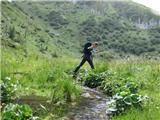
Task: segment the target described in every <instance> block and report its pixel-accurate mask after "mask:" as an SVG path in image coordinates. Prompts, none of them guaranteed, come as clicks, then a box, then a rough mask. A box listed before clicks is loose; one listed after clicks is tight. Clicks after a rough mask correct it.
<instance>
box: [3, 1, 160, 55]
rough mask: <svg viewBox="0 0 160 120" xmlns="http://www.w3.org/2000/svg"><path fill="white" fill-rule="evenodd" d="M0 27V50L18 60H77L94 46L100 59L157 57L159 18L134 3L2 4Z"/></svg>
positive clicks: (159, 35) (159, 46) (159, 38)
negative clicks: (17, 53) (27, 57)
mask: <svg viewBox="0 0 160 120" xmlns="http://www.w3.org/2000/svg"><path fill="white" fill-rule="evenodd" d="M1 22H2V31H3V36H2V44H3V45H4V46H9V47H8V48H9V49H13V50H16V49H17V50H18V51H20V50H21V51H22V52H21V53H22V54H30V53H35V54H43V55H47V56H53V57H57V56H61V55H63V54H68V55H74V56H76V54H80V52H81V46H82V45H83V44H84V43H85V42H86V41H95V40H96V41H98V42H99V43H100V48H99V49H100V51H101V52H100V53H99V56H101V57H106V56H110V57H115V56H121V57H124V56H126V55H137V56H146V57H149V56H156V57H157V56H158V55H160V54H159V53H160V27H159V26H160V16H157V15H155V14H153V13H152V12H151V11H150V9H149V8H146V7H144V6H141V5H138V4H136V3H133V2H123V1H120V2H111V1H108V2H96V1H88V2H84V1H78V2H49V1H48V2H25V1H23V2H18V1H17V2H12V3H8V2H2V20H1ZM6 34H8V35H6ZM12 34H14V35H12ZM8 48H7V49H8Z"/></svg>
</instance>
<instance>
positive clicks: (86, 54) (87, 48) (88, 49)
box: [73, 42, 98, 77]
mask: <svg viewBox="0 0 160 120" xmlns="http://www.w3.org/2000/svg"><path fill="white" fill-rule="evenodd" d="M97 46H98V42H93V43H90V42H88V43H86V44H85V45H84V49H83V56H82V61H81V62H80V64H79V65H78V66H77V67H76V68H75V70H74V71H73V72H74V77H75V76H76V75H77V72H78V70H79V69H80V68H81V67H82V66H83V64H84V63H85V62H86V61H87V62H88V63H89V65H90V66H91V68H92V69H94V64H93V56H92V50H93V49H95V48H97Z"/></svg>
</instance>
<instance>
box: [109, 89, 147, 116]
mask: <svg viewBox="0 0 160 120" xmlns="http://www.w3.org/2000/svg"><path fill="white" fill-rule="evenodd" d="M144 100H146V97H143V96H141V95H139V94H137V93H136V94H133V93H131V92H125V91H122V92H119V93H117V94H116V95H114V96H113V98H112V100H111V101H110V102H109V103H108V106H109V109H107V111H106V112H107V113H108V114H114V115H115V114H116V115H117V114H121V113H123V112H124V111H126V110H127V109H129V108H131V107H135V108H142V102H143V101H144Z"/></svg>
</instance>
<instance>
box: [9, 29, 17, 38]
mask: <svg viewBox="0 0 160 120" xmlns="http://www.w3.org/2000/svg"><path fill="white" fill-rule="evenodd" d="M15 36H16V31H15V27H14V26H12V27H10V28H9V38H10V39H12V40H14V38H15Z"/></svg>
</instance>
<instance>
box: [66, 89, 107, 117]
mask: <svg viewBox="0 0 160 120" xmlns="http://www.w3.org/2000/svg"><path fill="white" fill-rule="evenodd" d="M82 89H83V93H82V100H81V102H80V103H79V105H78V106H75V107H74V108H72V110H71V112H70V114H69V117H68V120H108V119H109V117H108V116H107V114H106V109H107V104H106V103H107V101H108V99H107V96H105V95H103V94H102V93H100V92H98V91H96V90H94V89H90V88H88V87H82Z"/></svg>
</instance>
